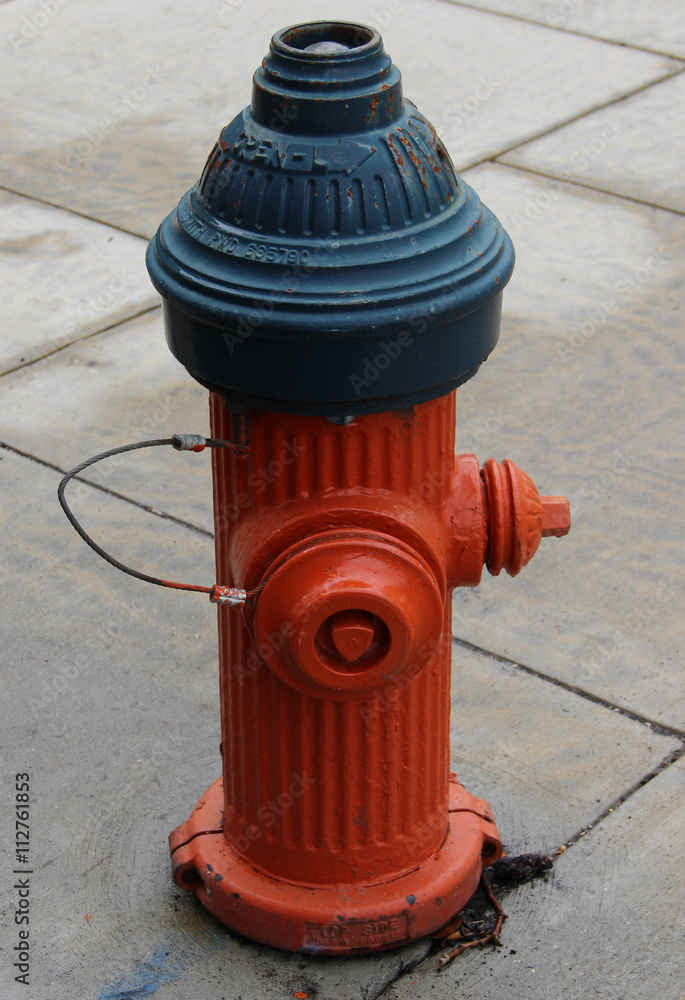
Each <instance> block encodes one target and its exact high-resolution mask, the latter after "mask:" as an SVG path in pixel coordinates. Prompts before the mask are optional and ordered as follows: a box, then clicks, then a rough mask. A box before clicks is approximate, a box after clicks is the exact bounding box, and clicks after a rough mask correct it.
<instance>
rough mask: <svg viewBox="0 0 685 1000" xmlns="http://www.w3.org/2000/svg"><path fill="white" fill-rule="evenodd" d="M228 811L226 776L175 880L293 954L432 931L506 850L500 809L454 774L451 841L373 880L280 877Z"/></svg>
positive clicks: (177, 845) (205, 808)
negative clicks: (234, 828)
mask: <svg viewBox="0 0 685 1000" xmlns="http://www.w3.org/2000/svg"><path fill="white" fill-rule="evenodd" d="M223 810H224V807H223V783H222V779H221V778H219V779H218V780H217V781H215V782H214V784H213V785H211V786H210V788H208V789H207V791H206V792H205V794H204V795H203V796H202V797H201V799H200V800H199V802H198V804H197V805H196V807H195V809H194V811H193V813H192V815H191V817H190V819H189V820H188V821H187V823H183V824H182V825H181V826H179V827H178V828H177V829H176V830H174V831H173V833H172V834H171V836H170V837H169V845H170V848H171V856H172V861H171V863H172V870H173V875H174V880H175V882H176V883H177V885H178V886H179V887H181V888H182V889H185V890H187V891H190V892H193V893H195V895H196V896H197V897H198V899H199V900H200V901H201V902H202V904H203V905H204V906H205V907H206V908H207V909H208V910H209V912H210V913H212V914H213V915H214V916H215V917H216V918H217V919H218V920H220V921H221V922H222V923H223V924H226V925H227V926H228V927H231V928H232V929H234V930H236V931H239V933H241V934H244V935H245V936H247V937H249V938H252V939H253V940H256V941H261V942H262V943H263V944H268V945H271V946H273V947H276V948H283V949H285V950H287V951H298V952H303V953H306V954H312V955H313V954H316V955H335V954H347V955H351V954H361V953H364V952H370V951H380V950H383V949H387V948H394V947H398V946H399V945H403V944H407V943H408V942H410V941H415V940H417V939H419V938H422V937H425V936H426V935H427V934H431V933H432V932H433V931H436V930H438V929H439V928H440V927H443V926H444V925H445V924H447V923H448V922H449V921H450V920H452V918H453V917H454V916H455V915H456V914H457V913H459V911H460V910H461V909H462V908H463V907H464V906H465V904H466V903H467V902H468V900H469V899H470V898H471V896H472V895H473V893H474V892H475V889H476V887H477V885H478V882H479V880H480V876H481V872H482V869H483V867H485V866H486V865H489V864H492V863H493V862H494V861H497V859H498V858H499V857H501V855H502V845H501V842H500V838H499V834H498V832H497V828H496V826H495V823H494V820H493V817H492V813H491V811H490V806H489V805H488V803H487V802H485V801H483V800H482V799H478V798H476V797H475V796H473V795H471V794H470V793H469V792H467V791H466V789H465V788H464V787H463V785H461V784H459V782H458V781H457V780H456V777H454V776H452V778H451V779H450V787H449V825H448V829H447V831H446V836H445V839H444V840H443V842H442V844H441V846H440V847H439V848H438V850H437V851H436V852H435V853H433V854H431V855H430V856H429V857H428V858H425V859H424V860H422V861H421V862H420V864H418V865H417V866H416V867H415V868H412V869H410V870H409V871H406V872H404V873H401V874H399V875H398V876H396V877H395V878H393V879H392V880H390V881H382V882H378V883H376V884H373V885H360V884H358V883H355V884H351V885H339V884H336V885H335V886H333V885H326V886H321V885H305V884H302V883H292V882H285V881H282V880H280V879H276V878H274V877H273V876H270V875H268V874H267V873H266V872H264V871H262V870H259V869H257V868H255V867H254V866H252V865H250V864H249V863H248V862H247V861H246V860H245V859H244V858H242V857H240V856H239V855H238V854H236V853H235V852H234V851H233V850H232V849H231V848H230V846H229V844H228V841H227V840H226V838H225V837H224V834H223V829H222V828H223ZM432 835H433V831H431V832H430V836H432ZM417 840H418V841H419V842H420V840H421V836H420V831H419V833H418V835H417ZM417 854H419V855H420V854H421V850H420V843H419V845H418V846H417Z"/></svg>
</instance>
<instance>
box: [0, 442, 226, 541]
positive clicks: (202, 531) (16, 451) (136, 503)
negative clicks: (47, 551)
mask: <svg viewBox="0 0 685 1000" xmlns="http://www.w3.org/2000/svg"><path fill="white" fill-rule="evenodd" d="M0 448H4V450H5V451H9V452H11V453H12V454H13V455H18V456H19V457H20V458H26V459H28V460H29V462H36V464H37V465H42V466H43V468H45V469H51V470H52V471H53V472H58V473H59V474H60V476H64V475H66V473H67V472H68V471H69V470H68V469H63V468H61V467H60V466H59V465H55V464H54V462H48V461H47V459H44V458H38V456H37V455H32V454H31V453H30V452H28V451H22V450H21V449H20V448H15V447H14V446H13V445H11V444H8V443H7V442H6V441H0ZM74 480H75V481H78V482H81V483H87V484H88V486H92V487H93V489H94V490H100V492H101V493H107V494H108V496H111V497H116V498H117V500H123V501H124V502H125V503H130V504H131V505H132V506H133V507H138V508H139V509H140V510H144V511H145V512H146V513H147V514H153V515H154V516H155V517H161V518H163V520H165V521H173V523H174V524H178V525H180V526H181V527H182V528H187V529H188V530H189V531H194V532H195V533H196V534H199V535H204V536H205V537H206V538H210V539H214V533H213V532H211V531H207V529H206V528H200V527H199V526H198V525H197V524H192V523H191V522H190V521H184V520H183V518H181V517H175V516H174V514H168V513H167V512H166V511H163V510H158V509H157V508H156V507H148V505H147V504H144V503H142V502H141V501H140V500H134V499H133V497H128V496H126V495H125V494H124V493H118V492H117V491H116V490H112V489H110V488H109V487H108V486H103V485H102V484H101V483H94V482H93V481H92V480H90V479H87V478H86V477H85V476H74Z"/></svg>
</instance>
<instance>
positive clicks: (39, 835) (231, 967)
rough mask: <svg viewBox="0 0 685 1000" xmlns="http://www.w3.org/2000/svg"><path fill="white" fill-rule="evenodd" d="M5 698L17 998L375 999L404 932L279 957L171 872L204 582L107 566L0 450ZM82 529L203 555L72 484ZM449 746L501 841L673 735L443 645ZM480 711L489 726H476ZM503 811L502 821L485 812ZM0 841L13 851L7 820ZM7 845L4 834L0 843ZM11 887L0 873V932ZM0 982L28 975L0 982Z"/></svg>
mask: <svg viewBox="0 0 685 1000" xmlns="http://www.w3.org/2000/svg"><path fill="white" fill-rule="evenodd" d="M0 455H1V456H2V458H1V460H0V465H1V466H2V471H3V474H4V475H3V479H4V482H5V483H6V489H5V491H4V493H3V512H2V516H3V523H4V526H5V528H6V529H7V528H8V527H11V531H8V530H5V532H4V543H3V549H2V564H3V566H2V568H3V581H4V582H3V600H2V618H3V622H4V623H5V624H8V623H10V622H11V623H22V622H25V621H26V618H27V609H31V610H30V611H29V613H30V614H31V613H32V605H31V604H30V603H29V601H27V594H28V595H40V596H39V597H38V599H39V600H40V601H41V604H40V613H39V614H32V617H31V619H30V628H28V627H13V628H11V629H9V630H8V634H7V638H6V640H5V642H4V644H3V652H4V654H5V661H6V662H7V663H9V664H12V665H13V669H12V671H6V672H5V697H4V699H3V702H2V707H1V708H0V712H1V714H2V733H3V744H4V750H5V753H6V756H7V759H8V762H9V769H10V771H11V772H12V773H15V772H16V773H20V772H24V771H28V772H29V773H30V774H31V796H32V798H31V802H32V806H31V809H32V812H31V830H32V834H31V848H30V850H31V854H30V857H31V864H32V871H33V874H32V876H31V878H32V879H33V881H32V886H33V887H34V896H33V898H35V901H36V911H35V912H36V919H35V922H34V924H33V925H32V927H35V931H32V933H33V934H34V936H33V938H32V947H34V948H35V951H33V952H32V954H33V956H34V957H33V959H32V973H31V984H32V991H33V992H32V995H33V996H36V997H41V998H43V997H45V998H47V997H50V1000H73V997H75V996H78V997H79V998H83V1000H88V998H93V1000H96V998H97V1000H114V998H115V997H116V998H121V997H123V996H126V995H129V996H133V995H135V991H136V990H137V991H138V993H139V994H140V995H141V996H143V995H144V996H149V995H152V994H153V993H158V995H159V997H160V998H163V1000H186V998H187V997H188V996H189V995H193V994H197V995H200V996H202V997H203V1000H221V998H224V1000H264V998H270V997H273V998H274V1000H276V998H279V1000H281V998H283V997H291V996H294V995H295V993H296V992H297V991H300V992H308V993H309V994H310V995H311V996H316V997H317V998H319V1000H341V998H342V1000H356V998H357V997H359V998H360V1000H361V998H365V997H372V996H377V995H378V994H379V993H380V992H381V991H382V989H383V988H384V986H385V985H387V984H389V983H391V982H393V981H394V980H395V979H396V978H397V976H398V975H399V974H400V970H401V968H402V964H403V963H413V962H416V961H417V960H419V959H420V958H421V957H423V956H424V955H425V954H426V951H427V945H426V944H425V943H419V944H417V945H414V946H411V947H409V948H405V949H401V950H399V951H396V952H392V953H389V954H383V955H376V956H370V957H368V958H363V959H347V960H344V961H343V960H340V961H324V960H316V959H310V958H307V959H304V958H303V957H302V956H294V955H284V954H281V953H280V952H276V951H274V950H272V949H268V948H264V947H261V946H258V945H255V944H253V943H250V942H247V941H245V940H243V939H241V938H240V937H238V936H236V935H233V934H230V933H229V932H228V931H226V929H225V928H222V927H221V926H220V925H219V924H218V923H217V922H216V921H214V920H213V918H211V917H210V916H209V915H208V914H207V913H206V912H205V911H204V910H203V909H202V908H201V907H200V906H198V905H196V903H195V901H194V900H193V899H191V898H190V897H188V896H187V895H186V894H185V893H180V892H178V891H177V890H176V888H175V886H174V885H173V883H172V881H171V878H170V874H169V863H168V853H167V846H166V838H167V835H168V833H169V831H170V830H171V829H172V828H173V827H174V826H176V825H177V824H178V823H179V822H181V821H183V820H184V819H185V818H187V814H188V813H189V811H190V809H191V808H192V806H193V805H194V803H195V801H196V799H197V798H198V797H199V795H200V794H201V792H202V791H203V790H204V788H205V787H206V786H207V785H208V784H210V783H211V782H212V781H213V780H214V778H215V777H216V776H217V773H218V771H219V768H220V758H219V752H218V742H219V727H218V692H217V665H216V637H215V615H214V610H213V608H212V607H211V605H210V604H209V602H208V601H207V600H206V599H205V598H204V597H202V596H200V595H190V594H181V593H172V592H170V591H167V590H162V589H160V588H156V587H153V586H149V585H147V584H144V583H141V582H139V581H136V580H132V579H131V578H129V577H126V576H124V575H123V574H120V573H118V572H117V571H116V570H114V569H113V568H111V567H109V566H107V565H105V564H104V563H102V562H101V561H100V560H99V559H98V558H97V556H95V554H94V553H92V552H91V551H90V550H89V549H88V548H87V547H86V546H85V545H84V544H83V543H82V542H81V540H80V539H78V537H77V536H76V535H75V533H74V532H73V531H72V529H71V528H70V526H69V525H68V524H67V522H66V520H65V519H64V517H63V515H62V512H61V510H60V509H59V507H58V505H57V502H56V498H55V490H56V486H57V482H58V478H59V477H58V475H57V474H56V473H55V472H54V471H52V470H50V469H47V468H45V467H43V466H40V465H38V464H37V463H35V462H33V461H30V460H28V459H25V458H22V457H20V456H17V455H14V454H12V453H10V452H7V451H1V452H0ZM74 508H75V510H76V511H77V513H78V515H79V516H80V517H82V518H83V519H84V523H85V525H86V527H87V528H88V527H90V526H91V522H93V521H95V520H96V521H97V523H98V524H99V525H100V536H101V537H102V538H103V540H104V541H105V542H109V541H110V540H113V539H115V538H117V539H121V540H122V542H123V543H124V544H125V547H126V548H127V550H128V551H130V552H131V554H132V556H133V557H134V558H135V561H136V564H138V565H141V566H144V567H148V568H153V567H154V566H156V565H158V564H159V563H160V562H162V563H164V565H165V566H166V567H168V569H169V572H170V574H173V575H174V576H175V577H179V578H183V577H184V575H187V574H188V573H189V572H190V571H191V569H194V568H198V570H199V568H200V567H201V566H202V567H203V569H204V567H205V566H206V564H207V563H208V562H209V561H211V546H210V545H209V544H208V543H207V542H206V540H205V539H202V538H201V537H199V536H198V535H197V533H194V532H191V531H188V530H185V531H184V532H183V534H182V536H179V533H178V528H177V527H176V526H174V525H169V524H167V523H166V522H164V521H161V520H160V519H157V518H154V517H153V516H151V515H149V514H146V513H144V512H143V511H141V510H140V509H138V508H135V507H133V506H132V505H130V504H128V503H125V502H124V501H121V500H118V499H116V498H113V497H111V496H108V495H106V494H102V493H99V494H92V495H91V496H89V497H84V498H82V499H79V497H78V496H76V497H74ZM457 662H458V667H457V669H456V671H455V698H454V706H455V709H454V719H453V722H454V727H455V733H456V731H458V735H457V737H456V740H455V744H454V753H453V760H454V762H455V763H456V764H457V766H458V768H459V770H460V772H461V774H462V777H463V778H464V779H465V780H468V781H469V783H470V785H471V787H472V789H473V790H474V791H476V790H478V791H482V792H484V793H486V794H487V795H488V797H489V799H490V801H491V802H492V803H493V806H494V807H495V808H496V809H497V811H498V813H499V814H500V815H499V816H498V819H500V823H501V826H502V828H503V831H506V837H507V840H508V842H509V843H511V844H513V845H516V846H521V847H523V846H526V845H528V844H529V843H530V844H534V845H535V846H536V847H537V848H540V847H542V846H543V845H544V847H545V848H546V847H547V846H555V845H556V844H557V843H558V842H559V841H560V840H561V839H563V838H566V837H568V836H569V835H570V834H573V833H575V832H577V830H578V829H579V827H580V826H582V825H584V824H586V823H587V821H588V818H590V819H594V817H595V816H596V815H597V813H598V812H599V811H600V810H601V809H602V808H603V807H606V806H608V805H609V804H610V803H611V802H613V801H614V800H615V799H616V797H617V796H619V795H620V794H622V793H625V792H627V791H628V790H629V789H630V788H631V787H632V786H633V785H634V784H635V783H636V782H637V781H639V780H640V778H641V777H642V775H643V774H644V773H645V772H647V771H649V770H650V769H652V768H653V767H654V766H655V765H656V764H657V763H658V762H659V761H660V760H661V759H662V757H663V756H664V755H665V754H667V753H669V752H670V751H671V750H672V749H673V747H674V746H675V745H676V743H675V741H674V740H672V739H670V738H665V737H663V736H660V735H658V734H655V733H653V732H650V731H649V730H647V729H646V728H645V727H644V726H640V725H638V724H636V723H635V722H633V721H632V720H628V719H626V718H624V717H622V716H620V715H618V714H616V713H612V712H610V711H607V710H605V709H603V708H601V707H599V706H597V705H594V704H592V703H590V702H589V701H587V700H583V699H580V698H578V697H577V696H575V695H571V694H568V693H565V692H560V691H559V690H558V689H557V688H554V687H553V686H552V685H550V684H548V683H547V682H544V681H541V680H539V679H537V678H531V677H527V676H525V675H523V674H521V673H520V672H518V671H512V670H511V669H509V668H507V667H502V666H501V665H499V664H497V663H495V662H493V661H492V660H490V659H488V658H487V657H485V656H483V655H482V654H475V653H469V652H466V653H462V652H461V651H460V652H459V654H458V656H457ZM488 719H489V720H490V722H488ZM500 817H501V818H500ZM0 842H1V843H2V847H3V848H4V850H5V852H6V856H7V854H10V853H13V845H12V844H11V843H10V829H9V826H8V825H7V824H5V825H4V826H3V828H2V830H0ZM11 848H12V850H11ZM13 902H14V896H13V891H12V889H11V887H10V886H9V885H7V884H5V885H4V886H3V887H2V889H0V910H1V911H2V918H1V925H2V937H3V945H4V947H5V948H11V947H13V944H14V934H15V927H14V925H13V923H12V914H13V905H12V904H13ZM2 976H3V977H4V978H5V979H6V980H7V982H8V985H7V987H4V988H3V989H4V992H3V996H7V998H8V1000H13V998H14V997H15V996H17V997H18V996H20V995H21V996H23V995H25V993H24V992H21V991H22V990H23V989H24V988H23V987H21V986H19V985H16V986H15V984H14V983H12V981H11V977H9V976H8V974H7V969H6V968H3V970H2Z"/></svg>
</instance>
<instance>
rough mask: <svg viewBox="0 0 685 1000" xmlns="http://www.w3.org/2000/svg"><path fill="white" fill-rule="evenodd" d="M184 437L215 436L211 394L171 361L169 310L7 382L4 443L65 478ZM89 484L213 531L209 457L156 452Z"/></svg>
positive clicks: (107, 467)
mask: <svg viewBox="0 0 685 1000" xmlns="http://www.w3.org/2000/svg"><path fill="white" fill-rule="evenodd" d="M176 432H181V433H185V432H187V433H191V434H208V433H209V415H208V403H207V392H206V390H205V389H203V388H202V387H201V386H200V385H198V384H197V382H195V381H194V380H193V379H192V378H191V377H190V376H189V375H188V373H187V372H186V370H185V369H184V368H183V367H182V365H180V364H179V363H178V362H177V361H176V360H175V359H174V358H173V356H172V355H171V353H170V352H169V349H168V347H167V346H166V342H165V340H164V328H163V324H162V314H161V310H155V311H154V312H152V313H149V314H147V315H145V316H141V317H139V318H137V319H135V320H132V321H131V322H129V323H124V324H122V325H121V326H119V327H117V328H116V329H114V330H109V331H107V332H106V333H104V334H102V335H100V336H96V337H93V338H91V339H89V340H86V341H83V342H80V343H77V344H73V345H72V346H70V347H67V348H65V349H64V350H63V351H60V352H59V353H57V354H55V355H53V356H52V357H50V358H46V359H45V360H43V361H39V362H37V363H36V364H33V365H31V366H29V367H27V368H23V369H21V370H19V371H15V372H12V373H11V374H9V375H6V376H5V377H4V378H0V440H2V441H5V442H6V443H8V444H10V445H13V446H14V447H15V448H19V449H20V450H22V451H25V452H28V453H29V454H31V455H35V456H36V457H38V458H42V459H44V460H46V461H50V462H52V463H54V464H55V465H58V466H59V467H60V468H62V469H64V470H65V471H66V470H67V469H70V468H73V467H74V466H75V465H78V463H79V462H82V461H84V460H85V459H87V458H90V457H91V456H92V455H96V454H99V453H100V452H103V451H107V450H109V449H110V448H116V447H118V446H119V445H122V444H129V443H131V442H134V441H141V440H146V439H154V438H164V437H169V436H170V435H171V434H173V433H176ZM87 478H89V479H90V481H91V482H95V483H98V484H100V485H103V486H107V487H108V488H110V489H112V490H115V491H117V492H121V493H124V494H126V495H127V496H131V497H133V498H134V499H136V500H138V501H139V502H141V503H144V504H145V505H146V506H150V507H154V508H157V509H159V510H163V511H165V512H167V513H170V514H173V515H175V516H177V517H180V518H182V519H184V520H188V521H191V522H193V523H194V524H196V525H197V526H198V527H201V528H203V529H204V530H206V531H211V530H212V523H213V520H212V486H211V459H210V456H209V453H208V452H205V453H204V454H201V455H195V454H192V453H183V454H179V453H177V452H175V451H174V450H173V449H172V448H156V449H150V450H147V451H144V452H139V453H136V454H132V455H126V456H123V457H121V456H120V457H119V458H116V459H112V460H110V461H108V462H107V463H103V464H102V465H97V466H95V467H94V468H92V469H91V470H89V472H88V475H87ZM122 558H123V556H122ZM124 561H126V560H125V559H124ZM211 582H214V581H213V580H212V581H211Z"/></svg>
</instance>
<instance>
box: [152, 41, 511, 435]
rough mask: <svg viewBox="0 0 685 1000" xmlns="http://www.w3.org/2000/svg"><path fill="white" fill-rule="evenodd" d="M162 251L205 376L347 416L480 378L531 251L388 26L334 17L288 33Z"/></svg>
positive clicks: (175, 311) (231, 390)
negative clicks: (440, 125) (423, 94)
mask: <svg viewBox="0 0 685 1000" xmlns="http://www.w3.org/2000/svg"><path fill="white" fill-rule="evenodd" d="M147 266H148V270H149V272H150V276H151V278H152V281H153V284H154V285H155V287H156V288H157V290H158V291H159V292H160V294H161V295H162V297H163V298H164V300H165V325H166V334H167V342H168V344H169V346H170V348H171V350H172V352H173V353H174V354H175V356H176V357H177V358H178V359H179V361H181V362H182V363H183V364H184V365H185V366H186V368H187V369H188V371H189V372H190V374H191V375H193V377H194V378H196V379H197V380H198V381H199V382H201V383H202V384H203V385H205V386H207V387H208V388H210V389H213V390H216V391H217V392H219V393H221V394H222V395H223V396H224V397H225V398H226V399H227V401H228V402H229V404H231V405H233V406H234V407H244V406H246V407H248V408H255V409H273V410H279V411H284V412H291V413H311V414H317V413H318V414H324V415H326V416H330V417H347V416H350V415H354V414H357V413H369V412H378V411H381V410H393V409H401V408H404V407H407V406H413V405H415V404H417V403H421V402H424V401H426V400H428V399H434V398H435V397H437V396H441V395H445V394H446V393H448V392H451V391H452V389H454V388H455V387H456V386H458V385H460V384H461V383H462V382H464V381H465V380H466V379H468V378H470V377H471V376H472V375H473V374H474V373H475V372H476V371H477V369H478V367H479V366H480V364H481V363H482V362H483V361H484V360H485V359H486V358H487V357H488V355H489V354H490V352H491V351H492V349H493V348H494V346H495V344H496V343H497V340H498V337H499V322H500V313H501V292H502V289H503V288H504V286H505V285H506V283H507V281H508V280H509V278H510V276H511V272H512V269H513V266H514V252H513V247H512V245H511V240H510V239H509V237H508V236H507V234H506V232H505V231H504V230H503V228H502V226H501V225H500V223H499V222H498V220H497V219H496V218H495V216H494V215H493V214H492V213H491V212H490V211H489V210H488V209H487V208H486V207H485V206H484V205H483V204H482V203H481V202H480V200H479V199H478V196H477V195H476V193H475V192H474V191H473V190H472V189H471V188H470V187H469V186H468V184H466V183H465V182H464V181H463V180H462V179H461V178H460V177H459V176H458V175H457V173H456V171H455V169H454V166H453V164H452V161H451V159H450V156H449V153H448V152H447V150H446V148H445V146H444V145H443V143H442V142H441V141H440V139H439V138H438V136H437V135H436V132H435V129H434V128H433V126H432V125H431V124H430V122H429V121H427V120H426V118H424V116H423V115H422V114H421V113H420V112H419V111H418V110H417V108H416V107H415V106H414V105H413V104H412V103H411V101H409V100H406V99H405V98H404V97H403V93H402V79H401V76H400V73H399V70H398V69H397V68H396V67H395V66H394V65H393V64H392V61H391V59H390V57H389V56H388V54H387V53H386V52H385V50H384V48H383V42H382V39H381V37H380V35H379V34H378V32H376V31H374V30H373V29H371V28H367V27H365V26H363V25H357V24H350V23H346V22H336V21H320V22H314V23H310V24H301V25H295V26H292V27H289V28H284V29H283V30H282V31H279V32H277V33H276V34H275V35H274V36H273V38H272V41H271V47H270V49H269V52H268V54H267V55H266V57H265V58H264V60H263V61H262V64H261V66H260V67H259V68H258V69H257V70H256V72H255V74H254V78H253V87H252V100H251V104H250V107H248V108H245V110H244V111H243V112H242V113H241V114H239V115H237V116H236V117H235V118H234V119H233V121H231V122H230V123H229V124H228V125H226V126H225V128H224V129H223V130H222V132H221V134H220V135H219V138H218V140H217V143H216V145H215V146H214V149H213V150H212V152H211V153H210V155H209V159H208V160H207V163H206V165H205V168H204V170H203V173H202V176H201V177H200V180H199V181H198V182H197V184H196V185H195V186H194V187H193V188H192V189H191V190H190V191H189V192H187V194H186V195H184V197H183V198H182V199H181V202H180V204H179V205H178V207H177V208H176V209H175V210H174V211H173V212H172V213H171V214H170V215H169V216H168V217H167V219H165V221H164V222H163V223H162V225H161V226H160V228H159V230H158V232H157V234H156V236H155V237H154V239H153V240H152V242H151V243H150V246H149V248H148V254H147ZM377 359H378V363H376V360H377Z"/></svg>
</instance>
